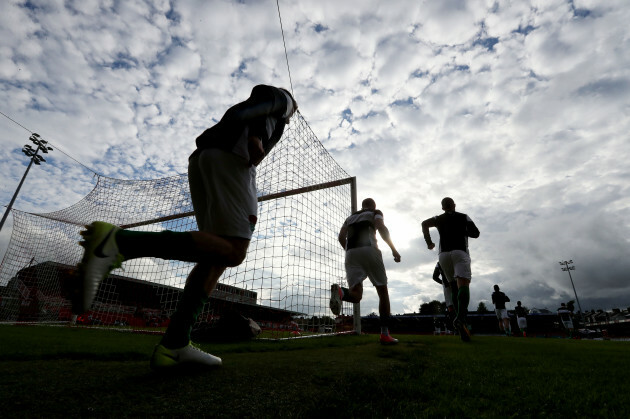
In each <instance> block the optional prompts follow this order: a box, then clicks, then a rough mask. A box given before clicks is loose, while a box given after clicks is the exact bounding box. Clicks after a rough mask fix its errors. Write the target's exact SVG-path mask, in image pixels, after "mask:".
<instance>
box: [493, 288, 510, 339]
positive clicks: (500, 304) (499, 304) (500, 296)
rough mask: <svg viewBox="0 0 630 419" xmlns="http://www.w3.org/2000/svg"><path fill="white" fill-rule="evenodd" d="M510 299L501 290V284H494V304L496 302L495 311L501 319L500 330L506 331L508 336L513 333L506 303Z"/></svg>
mask: <svg viewBox="0 0 630 419" xmlns="http://www.w3.org/2000/svg"><path fill="white" fill-rule="evenodd" d="M509 301H510V299H509V298H508V296H507V295H505V294H504V293H503V292H501V291H499V286H498V285H495V286H494V292H493V293H492V304H494V312H495V313H496V315H497V319H498V320H499V330H501V332H502V333H505V335H506V336H510V334H511V333H512V326H511V325H510V317H509V316H508V312H507V309H506V308H505V303H507V302H509Z"/></svg>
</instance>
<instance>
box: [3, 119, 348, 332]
mask: <svg viewBox="0 0 630 419" xmlns="http://www.w3.org/2000/svg"><path fill="white" fill-rule="evenodd" d="M257 172H258V174H257V188H258V201H259V208H258V223H257V226H256V231H255V232H254V236H253V237H252V240H251V243H250V246H249V250H248V254H247V258H246V260H245V261H244V262H243V263H242V264H241V265H240V266H238V267H235V268H229V269H227V270H226V271H225V273H224V274H223V276H222V277H221V279H220V280H219V284H218V285H217V288H216V289H215V291H214V292H213V293H212V295H211V296H210V300H209V302H208V303H207V304H206V305H205V307H204V310H203V312H202V314H201V315H200V316H199V320H198V322H197V324H196V325H195V332H194V333H197V334H198V336H200V337H203V336H205V335H208V336H212V335H213V332H216V331H217V330H219V327H218V325H221V324H222V323H221V322H222V320H221V319H223V320H227V319H242V318H243V317H245V318H251V319H253V320H255V321H256V322H257V323H258V324H259V326H260V327H261V328H262V330H263V333H261V334H260V336H267V337H274V338H278V337H292V336H305V335H311V334H321V333H339V332H341V331H350V330H353V318H352V316H353V307H352V305H351V304H348V303H344V307H343V309H342V315H341V316H337V317H335V316H334V315H333V314H332V313H331V312H330V310H329V308H328V304H329V298H330V287H331V285H332V284H333V283H345V280H344V278H345V272H344V267H343V250H342V249H341V247H340V246H339V243H338V241H337V234H338V231H339V228H340V227H341V225H342V224H343V222H344V220H345V218H346V217H347V216H348V215H349V214H350V213H351V212H352V209H353V208H354V207H356V197H355V196H354V191H355V190H356V189H355V187H354V178H350V177H349V176H348V174H347V173H346V172H345V171H344V170H343V169H342V168H341V167H340V166H339V164H338V163H337V162H336V161H335V160H334V159H333V158H332V157H331V155H330V154H329V153H328V152H327V151H326V150H325V148H324V147H323V146H322V144H321V143H320V141H319V140H318V139H317V137H316V136H315V134H314V133H313V132H312V130H311V129H310V127H309V125H308V124H307V122H306V121H305V119H304V118H303V117H302V116H301V115H300V114H299V113H298V114H297V115H296V116H295V117H294V118H293V120H292V122H291V124H290V125H289V126H288V127H287V129H286V130H285V133H284V135H283V138H282V139H281V141H280V142H279V143H278V144H277V145H276V147H275V148H274V149H273V150H272V152H271V153H270V155H269V156H267V157H266V158H265V160H264V161H263V162H262V163H261V165H260V166H259V167H258V170H257ZM95 177H96V179H97V180H96V185H95V187H94V189H93V190H92V191H91V192H90V193H89V194H88V195H87V196H85V197H84V198H83V199H82V200H81V201H79V202H77V203H76V204H74V205H72V206H70V207H68V208H65V209H62V210H59V211H55V212H52V213H46V214H32V213H26V212H22V211H18V210H12V214H13V220H14V221H13V232H12V235H11V240H10V242H9V246H8V249H7V252H6V254H5V257H4V259H3V261H2V264H1V265H0V297H1V298H2V299H1V300H0V321H4V322H36V323H40V322H67V321H69V320H70V319H71V317H72V314H71V310H70V307H71V306H70V296H69V292H70V291H69V290H70V288H71V282H72V280H73V277H74V276H75V275H76V265H77V263H78V262H79V260H80V258H81V256H82V251H83V249H82V248H81V247H80V246H79V245H78V242H79V241H80V240H81V237H80V235H79V231H80V230H81V229H82V226H83V225H86V224H89V223H91V222H92V221H96V220H100V221H106V222H109V223H112V224H116V225H118V226H121V227H122V228H125V229H133V230H138V231H161V230H164V229H168V230H173V231H192V230H196V229H197V224H196V221H195V217H194V215H193V212H192V211H193V210H192V204H191V200H190V192H189V188H188V177H187V175H186V174H184V175H178V176H173V177H168V178H162V179H153V180H120V179H112V178H107V177H104V176H100V175H96V176H95ZM193 266H194V264H192V263H187V262H180V261H173V260H163V259H158V258H140V259H133V260H130V261H126V262H124V263H123V265H122V267H121V268H120V269H116V270H114V271H112V273H111V274H110V276H109V277H108V278H107V279H105V280H104V281H103V282H102V283H101V285H100V287H99V289H98V293H97V296H96V299H95V301H94V304H93V305H92V307H91V309H90V310H89V311H88V312H86V313H85V314H83V315H81V316H79V317H78V318H77V319H76V322H77V323H78V324H85V325H102V326H117V327H129V328H143V329H148V330H156V331H160V330H162V329H163V328H164V327H166V325H167V324H168V321H169V318H170V315H171V314H172V313H173V312H174V310H175V308H176V305H177V302H178V300H179V298H180V295H181V293H182V292H183V287H184V284H185V281H186V278H187V276H188V273H189V272H190V270H191V269H192V267H193ZM224 329H225V328H224Z"/></svg>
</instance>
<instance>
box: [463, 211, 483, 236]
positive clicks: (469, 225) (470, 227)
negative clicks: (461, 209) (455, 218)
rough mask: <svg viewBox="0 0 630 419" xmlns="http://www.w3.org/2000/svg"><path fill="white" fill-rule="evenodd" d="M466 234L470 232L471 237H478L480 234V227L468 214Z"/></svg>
mask: <svg viewBox="0 0 630 419" xmlns="http://www.w3.org/2000/svg"><path fill="white" fill-rule="evenodd" d="M466 234H468V237H471V238H473V239H476V238H478V237H479V234H480V233H479V229H478V228H477V226H476V225H475V223H473V220H471V219H470V217H468V216H466Z"/></svg>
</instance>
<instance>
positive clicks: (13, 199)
mask: <svg viewBox="0 0 630 419" xmlns="http://www.w3.org/2000/svg"><path fill="white" fill-rule="evenodd" d="M37 151H39V149H38V150H37ZM35 156H37V153H35ZM35 156H33V157H31V162H30V163H29V164H28V167H27V168H26V172H24V176H22V180H21V181H20V184H19V185H18V187H17V189H16V190H15V193H14V194H13V198H11V202H9V206H8V207H7V210H6V211H5V213H4V215H3V216H2V221H0V231H2V226H3V225H4V222H5V221H6V220H7V217H8V216H9V213H10V212H11V208H12V207H13V203H14V202H15V198H17V196H18V193H19V192H20V188H21V187H22V184H23V183H24V179H26V175H28V171H29V170H31V166H32V165H33V162H34V161H35Z"/></svg>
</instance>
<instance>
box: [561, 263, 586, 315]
mask: <svg viewBox="0 0 630 419" xmlns="http://www.w3.org/2000/svg"><path fill="white" fill-rule="evenodd" d="M558 263H559V264H560V265H562V266H564V268H562V270H563V271H565V272H567V273H568V274H569V279H570V280H571V286H572V287H573V294H575V301H577V303H578V308H579V309H580V319H581V318H582V314H583V311H582V306H581V305H580V299H579V298H578V296H577V292H576V291H575V285H574V284H573V277H571V271H574V270H575V266H569V264H570V263H573V260H568V261H567V260H565V261H563V262H558Z"/></svg>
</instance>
